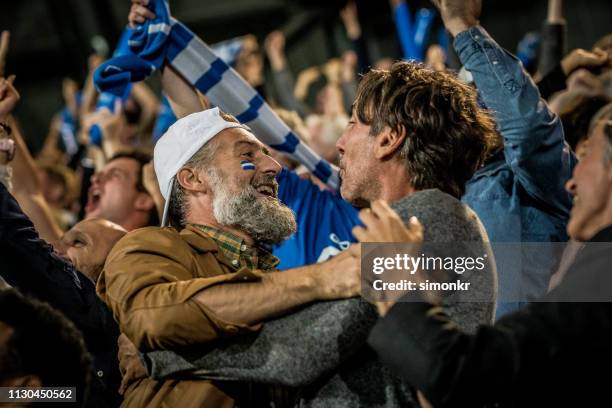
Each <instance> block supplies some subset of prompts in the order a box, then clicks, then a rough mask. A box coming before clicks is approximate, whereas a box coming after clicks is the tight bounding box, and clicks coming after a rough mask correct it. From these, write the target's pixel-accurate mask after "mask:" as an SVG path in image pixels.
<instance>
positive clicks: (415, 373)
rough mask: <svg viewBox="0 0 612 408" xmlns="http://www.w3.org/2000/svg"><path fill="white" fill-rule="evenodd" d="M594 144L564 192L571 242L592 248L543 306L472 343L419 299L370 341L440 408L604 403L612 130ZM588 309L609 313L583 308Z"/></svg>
mask: <svg viewBox="0 0 612 408" xmlns="http://www.w3.org/2000/svg"><path fill="white" fill-rule="evenodd" d="M588 144H589V147H588V152H587V153H586V154H585V156H584V158H583V159H582V160H581V161H580V162H579V164H578V165H577V166H576V168H575V170H574V175H573V178H572V179H571V180H570V181H569V182H568V184H567V188H568V191H570V192H571V193H572V195H573V196H574V207H573V208H572V213H571V218H570V221H569V224H568V233H569V235H570V236H571V237H572V238H574V239H577V240H580V241H586V242H587V244H586V246H585V248H584V249H583V250H582V251H581V252H580V253H579V254H578V255H577V257H576V260H575V261H574V263H573V265H572V266H571V267H570V269H569V271H568V272H567V274H566V276H565V278H564V279H563V281H562V282H561V283H560V285H559V286H558V287H557V288H556V289H554V290H553V291H552V292H551V293H549V294H548V295H547V296H546V297H545V298H544V299H543V301H542V303H537V302H536V303H532V304H530V305H529V306H528V307H527V308H525V309H524V310H522V311H520V312H514V313H511V314H508V315H506V316H504V317H503V318H501V319H500V320H499V321H498V322H497V323H496V325H495V326H493V327H491V326H482V327H480V328H479V329H478V331H477V332H476V333H475V334H473V335H469V334H466V333H464V332H462V331H461V330H459V329H457V328H456V326H454V325H453V324H452V321H451V320H450V319H449V318H448V317H447V315H446V314H445V313H444V312H443V311H442V310H441V309H440V308H438V307H436V306H434V304H431V303H426V299H427V297H426V296H425V297H420V296H422V295H421V294H418V293H412V294H411V296H412V297H411V298H410V299H404V300H405V301H407V302H402V303H397V304H396V305H395V306H393V307H392V308H391V309H390V310H389V311H388V313H387V314H386V316H385V317H384V318H383V319H382V320H380V321H379V323H378V324H377V325H376V327H375V328H374V330H373V331H372V334H371V335H370V338H369V343H370V345H372V347H373V348H374V349H375V350H376V351H377V353H378V355H379V356H380V357H381V358H382V359H383V361H385V363H386V364H388V366H389V367H391V368H392V369H393V370H394V371H395V372H397V373H400V374H401V375H402V377H403V378H404V380H406V381H408V382H409V383H410V384H412V385H414V386H415V387H417V388H418V389H420V390H421V391H422V393H423V395H424V396H425V398H426V399H427V400H428V401H429V402H431V403H432V404H433V405H434V406H436V407H455V406H470V407H481V406H492V405H495V406H502V407H503V406H517V405H529V406H532V405H533V406H563V405H567V404H570V405H573V404H579V405H584V404H586V405H599V404H600V403H601V401H604V400H605V399H606V398H607V395H606V394H607V393H606V382H605V379H604V378H603V377H602V376H601V375H600V372H601V370H605V369H607V367H609V366H610V363H612V354H611V353H610V347H609V343H610V340H611V339H612V332H611V331H610V327H611V325H610V322H611V321H612V314H611V313H610V307H609V303H607V301H609V300H610V296H611V295H612V293H611V292H610V287H611V286H610V281H609V279H610V278H609V265H610V262H611V261H612V257H611V254H612V251H610V248H609V244H602V242H610V241H612V182H611V180H612V176H611V175H612V164H611V163H612V157H610V152H611V151H612V122H610V121H607V122H605V123H600V124H599V125H598V126H597V127H596V128H595V130H594V131H593V134H592V136H591V137H590V138H589V142H588ZM383 221H384V220H383ZM381 222H382V221H381ZM371 225H372V227H374V228H376V227H377V226H376V223H374V222H373V223H372V224H371ZM368 238H369V239H370V240H372V241H376V242H380V241H384V238H381V236H380V235H376V234H371V235H370V236H369V237H368ZM415 295H416V296H415ZM585 299H588V300H599V301H601V302H602V303H580V302H578V303H576V301H581V300H585ZM585 333H597V334H596V335H585ZM577 372H578V373H581V374H580V375H578V376H576V375H574V373H577ZM560 389H561V390H564V392H559V390H560Z"/></svg>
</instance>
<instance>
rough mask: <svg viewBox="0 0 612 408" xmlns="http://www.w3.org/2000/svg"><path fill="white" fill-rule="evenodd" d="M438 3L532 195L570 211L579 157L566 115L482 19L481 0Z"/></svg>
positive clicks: (507, 155) (516, 169)
mask: <svg viewBox="0 0 612 408" xmlns="http://www.w3.org/2000/svg"><path fill="white" fill-rule="evenodd" d="M435 3H438V2H437V1H435ZM439 3H440V4H439V5H440V7H441V15H442V19H443V21H444V24H445V26H446V28H447V29H448V31H449V32H450V33H451V34H452V35H453V36H455V44H454V45H455V50H456V51H457V54H458V55H459V59H460V60H461V62H462V63H463V65H464V66H465V68H466V69H467V70H468V71H470V72H471V73H472V76H473V77H474V82H475V83H476V86H477V87H478V90H479V93H480V96H481V97H482V100H483V102H484V103H485V105H486V106H487V107H488V108H489V109H491V111H492V112H493V115H494V117H495V120H496V122H497V125H498V130H499V131H500V133H501V135H502V137H503V139H504V155H505V159H506V161H507V163H508V165H509V166H510V167H511V169H512V171H513V172H514V174H515V176H516V177H517V179H518V180H519V182H520V183H521V184H522V186H523V188H525V190H526V191H527V192H528V194H529V195H530V196H531V197H533V198H535V199H536V200H538V201H540V202H541V203H543V204H544V203H545V205H549V206H552V207H553V208H555V209H556V211H557V213H558V214H560V215H561V216H566V215H567V213H568V212H569V208H570V207H571V200H570V196H569V194H568V193H567V192H566V191H565V188H564V184H565V182H566V181H567V180H569V178H570V177H571V172H572V169H573V166H574V164H575V157H574V156H573V154H572V153H571V152H570V151H569V148H568V147H567V145H566V143H565V141H564V136H563V128H562V126H561V121H560V120H559V118H558V117H557V116H556V115H555V114H554V113H553V112H551V111H550V110H549V109H548V106H547V105H546V102H545V101H544V100H543V99H541V98H540V94H539V92H538V88H537V87H536V85H535V84H534V83H533V81H532V80H531V78H530V76H529V75H528V74H527V73H526V72H525V71H524V70H523V67H522V66H521V64H520V62H519V60H518V59H517V58H516V57H514V56H513V55H511V54H510V53H508V52H507V51H505V50H504V49H503V48H501V47H500V46H499V45H498V44H497V43H496V42H495V41H494V40H493V39H492V38H491V37H490V36H489V34H488V33H487V32H486V31H485V30H484V29H483V28H482V27H480V26H479V25H478V18H479V15H480V1H479V0H469V1H460V0H443V1H441V2H439Z"/></svg>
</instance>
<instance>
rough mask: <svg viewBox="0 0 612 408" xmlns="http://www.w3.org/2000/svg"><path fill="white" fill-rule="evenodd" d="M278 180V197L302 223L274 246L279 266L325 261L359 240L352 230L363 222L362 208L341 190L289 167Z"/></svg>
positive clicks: (297, 265)
mask: <svg viewBox="0 0 612 408" xmlns="http://www.w3.org/2000/svg"><path fill="white" fill-rule="evenodd" d="M277 180H278V184H279V189H278V198H279V200H280V201H281V202H283V203H284V204H285V205H287V206H288V207H289V208H291V209H292V210H293V211H294V212H295V215H296V219H297V224H298V229H297V232H296V233H295V234H293V235H292V236H291V237H290V238H289V239H287V240H286V241H285V242H283V243H282V244H280V245H275V246H274V248H273V253H274V255H275V256H276V257H278V258H279V259H280V264H279V265H278V269H288V268H295V267H299V266H304V265H309V264H313V263H317V262H322V261H325V260H327V259H329V258H331V257H332V256H334V255H336V254H338V253H339V252H340V251H343V250H345V249H347V248H348V247H349V245H350V244H351V243H353V242H356V240H355V238H354V237H353V234H352V232H351V231H352V229H353V227H354V226H356V225H359V224H360V221H359V217H358V213H359V212H358V210H357V209H356V208H355V207H353V206H352V205H350V204H349V203H348V202H346V201H344V200H343V199H342V197H340V195H339V194H338V193H335V192H332V191H326V190H323V191H322V190H321V189H319V187H318V186H316V185H315V184H313V183H312V182H311V181H310V180H305V179H302V178H300V177H299V176H298V175H297V174H295V173H293V172H291V171H288V170H287V169H283V170H282V171H281V173H280V174H279V175H278V177H277Z"/></svg>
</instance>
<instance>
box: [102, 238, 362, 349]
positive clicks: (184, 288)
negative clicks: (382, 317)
mask: <svg viewBox="0 0 612 408" xmlns="http://www.w3.org/2000/svg"><path fill="white" fill-rule="evenodd" d="M207 245H212V247H211V250H214V249H215V244H213V243H212V241H210V242H209V243H208V244H207ZM189 248H190V247H188V246H187V244H185V243H184V241H183V239H182V238H181V237H180V236H178V234H177V233H176V232H172V231H169V230H168V229H159V228H144V229H140V230H137V231H133V232H131V233H129V234H128V235H127V236H126V237H125V238H123V239H122V240H120V241H119V243H117V245H116V246H115V247H114V248H113V250H112V251H111V253H110V254H109V256H108V258H107V261H106V265H105V269H104V272H103V274H102V275H101V276H100V279H99V281H98V292H99V294H100V296H101V297H102V298H103V300H104V301H105V302H106V303H107V304H108V305H109V306H110V307H111V309H112V310H113V312H114V314H115V316H116V317H117V320H118V321H119V322H120V325H121V331H122V332H124V333H125V334H126V335H127V337H128V338H130V340H132V341H133V342H134V343H135V345H136V347H137V348H138V349H139V350H141V351H150V350H156V349H174V348H176V347H180V346H187V345H193V344H202V343H207V342H210V341H212V340H215V339H217V338H219V337H220V336H231V335H235V334H238V333H239V332H252V331H255V330H258V329H259V323H261V322H262V321H263V320H267V319H270V318H272V317H274V316H278V315H280V314H284V313H287V312H288V311H290V310H292V309H294V308H296V307H297V306H300V305H303V304H306V303H310V302H313V301H316V300H323V299H335V298H345V297H351V296H356V295H357V294H358V293H359V283H360V282H359V277H358V269H359V268H358V259H356V258H354V256H353V255H352V254H347V256H345V257H337V258H336V259H333V260H331V261H329V262H327V263H325V264H321V265H317V266H310V267H305V268H298V269H293V270H290V271H285V272H269V273H264V272H261V271H257V270H249V269H248V268H240V269H238V270H237V271H236V272H234V273H223V270H222V269H221V267H220V266H219V265H218V262H217V261H213V259H211V258H208V261H207V262H205V263H201V262H204V261H205V260H206V258H202V259H201V262H199V263H198V266H195V265H193V264H192V261H187V260H192V259H193V258H192V256H193V255H192V254H191V252H190V251H191V250H190V249H189ZM210 256H211V257H212V255H210ZM194 268H200V269H203V270H207V271H208V273H209V274H210V275H209V276H208V277H197V278H194V272H193V270H194ZM126 271H129V274H127V273H126Z"/></svg>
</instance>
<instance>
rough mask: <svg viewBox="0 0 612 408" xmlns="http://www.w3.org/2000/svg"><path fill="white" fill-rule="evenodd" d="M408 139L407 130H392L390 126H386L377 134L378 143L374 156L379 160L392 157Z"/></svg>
mask: <svg viewBox="0 0 612 408" xmlns="http://www.w3.org/2000/svg"><path fill="white" fill-rule="evenodd" d="M404 140H406V131H405V130H402V131H401V133H399V132H396V131H394V130H391V128H390V127H388V126H385V128H384V129H383V130H382V131H381V132H380V133H379V134H378V135H376V145H375V146H374V157H376V158H377V159H378V160H383V159H386V158H388V157H391V156H392V155H394V154H395V152H396V151H398V150H399V149H401V148H402V146H403V145H404Z"/></svg>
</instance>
